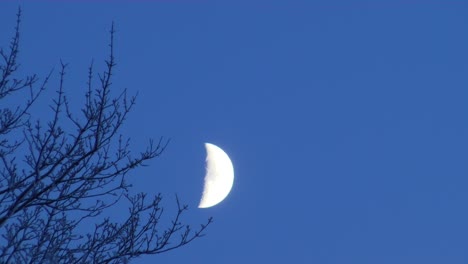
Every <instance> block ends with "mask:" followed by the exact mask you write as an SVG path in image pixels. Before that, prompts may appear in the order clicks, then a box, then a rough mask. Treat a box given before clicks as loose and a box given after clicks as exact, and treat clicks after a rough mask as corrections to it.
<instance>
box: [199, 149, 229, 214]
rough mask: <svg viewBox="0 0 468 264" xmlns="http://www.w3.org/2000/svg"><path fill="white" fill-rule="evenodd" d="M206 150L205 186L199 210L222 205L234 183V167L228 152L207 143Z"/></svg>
mask: <svg viewBox="0 0 468 264" xmlns="http://www.w3.org/2000/svg"><path fill="white" fill-rule="evenodd" d="M205 148H206V175H205V185H204V188H203V195H202V198H201V201H200V204H199V205H198V208H207V207H211V206H214V205H217V204H218V203H220V202H221V201H222V200H224V198H226V196H227V195H228V194H229V192H230V191H231V189H232V185H233V183H234V167H233V166H232V162H231V160H230V159H229V156H228V155H227V154H226V152H224V151H223V150H222V149H221V148H219V147H217V146H215V145H213V144H210V143H205Z"/></svg>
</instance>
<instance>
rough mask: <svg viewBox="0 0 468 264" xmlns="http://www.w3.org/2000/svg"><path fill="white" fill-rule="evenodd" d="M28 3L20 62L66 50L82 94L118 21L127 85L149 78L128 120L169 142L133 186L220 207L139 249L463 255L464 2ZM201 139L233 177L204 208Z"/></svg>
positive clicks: (467, 56)
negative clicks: (187, 232) (177, 238)
mask: <svg viewBox="0 0 468 264" xmlns="http://www.w3.org/2000/svg"><path fill="white" fill-rule="evenodd" d="M22 2H23V4H22V6H23V11H24V16H23V18H24V19H23V26H22V45H21V55H20V59H21V61H22V65H23V68H22V69H23V70H24V71H25V72H36V73H38V74H40V75H41V76H44V75H45V74H46V73H47V72H48V71H49V70H50V69H51V68H52V67H55V68H58V66H59V60H60V59H62V60H64V61H65V62H68V63H69V65H70V66H69V70H68V73H69V74H68V78H67V83H68V86H67V93H69V96H70V97H72V98H74V99H75V101H74V102H75V103H76V105H77V106H78V104H79V102H80V100H81V99H80V98H81V97H80V96H81V95H82V94H83V93H84V88H83V87H84V85H85V82H86V74H87V73H86V72H87V66H88V65H89V63H90V62H91V60H92V59H94V61H95V65H96V68H100V69H102V66H103V65H104V64H103V60H104V59H105V58H106V55H107V53H108V49H107V44H108V39H109V34H108V30H109V27H110V24H111V22H112V21H114V22H115V23H116V29H117V35H116V44H115V45H116V58H117V63H118V66H117V68H116V78H115V79H114V89H116V90H117V91H118V90H120V89H123V88H128V90H129V92H130V93H136V92H137V91H138V92H139V97H138V101H137V106H136V107H135V109H134V111H133V112H132V114H131V115H130V119H129V120H128V122H127V125H126V126H125V128H124V129H123V131H122V133H123V134H124V135H126V136H128V137H131V138H132V142H133V144H134V145H133V147H134V149H135V150H138V149H142V148H144V146H145V143H146V142H147V139H148V138H151V137H153V138H158V137H159V136H166V137H170V138H171V139H172V142H171V144H170V145H169V148H168V149H167V151H166V152H165V153H164V155H163V156H162V157H161V158H159V159H156V160H154V161H152V162H150V163H149V165H150V166H148V167H145V168H143V169H141V170H138V171H136V172H135V173H134V175H133V176H135V177H134V183H135V188H134V191H144V192H148V193H149V194H151V195H152V194H156V193H158V192H161V193H163V194H164V195H165V205H166V206H167V207H168V208H171V207H173V206H174V205H175V204H174V199H173V196H174V193H176V192H177V193H178V195H179V197H180V198H181V199H182V200H183V201H184V202H185V203H187V204H189V206H190V208H191V210H190V211H189V212H188V213H187V215H186V216H185V218H184V219H185V220H186V221H187V222H189V223H193V224H195V225H198V223H201V222H202V221H203V220H204V219H206V218H207V217H208V216H213V217H214V219H215V222H214V224H213V225H212V226H211V227H210V228H209V229H208V231H207V236H206V237H204V238H202V239H200V240H197V241H194V242H193V243H192V244H190V245H188V246H186V247H184V248H182V249H179V250H176V251H173V252H171V253H167V254H163V255H159V256H152V257H147V258H142V259H140V260H139V261H138V262H136V263H157V262H158V261H160V262H161V263H207V264H208V263H226V264H230V263H320V264H326V263H330V264H335V263H337V264H338V263H359V264H366V263H369V264H375V263H380V264H382V263H389V264H394V263H400V264H404V263H408V264H413V263H426V264H430V263H451V264H457V263H468V250H467V249H468V224H467V223H468V191H467V190H468V2H467V1H429V0H428V1H422V0H421V1H363V0H362V1H361V0H359V1H348V0H347V1H326V0H323V1H293V0H291V1H266V0H265V1H255V0H253V1H231V3H228V2H226V1H210V0H204V1H188V0H186V1H159V2H157V1H128V2H125V1H119V2H117V3H110V1H103V2H100V3H98V2H97V1H96V3H91V2H90V1H89V2H86V3H78V1H75V2H67V3H59V1H55V2H52V1H49V2H40V1H22ZM132 2H133V3H132ZM17 6H18V2H17V1H8V2H1V3H0V32H1V35H0V41H1V44H2V45H3V46H5V45H6V44H7V41H8V40H9V37H10V36H11V34H12V32H13V25H14V19H15V17H14V16H15V13H16V9H17ZM54 76H55V77H54V80H53V81H54V82H55V83H57V78H56V76H57V74H55V75H54ZM54 82H53V83H52V84H51V86H50V87H49V88H50V90H49V92H50V94H53V90H54V89H55V88H56V86H54V85H53V84H55V83H54ZM43 99H44V101H43V102H47V100H48V99H49V98H43ZM37 113H38V117H40V118H43V119H46V118H47V117H50V113H49V112H47V108H46V107H44V111H43V112H41V111H38V112H37ZM204 142H211V143H214V144H216V145H218V146H220V147H221V148H223V149H224V150H225V151H226V152H227V153H228V154H229V155H230V156H231V158H232V160H233V163H234V168H235V177H236V178H235V182H234V187H233V190H232V191H231V194H230V195H229V196H228V198H227V199H226V200H225V201H224V202H222V203H221V204H219V205H218V206H216V207H213V208H210V209H203V210H202V209H198V208H196V206H197V204H198V202H199V199H200V196H201V192H202V183H203V176H204V158H205V150H204V147H203V143H204ZM113 214H115V215H116V217H118V216H119V215H121V212H119V211H115V212H113Z"/></svg>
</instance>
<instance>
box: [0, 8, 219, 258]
mask: <svg viewBox="0 0 468 264" xmlns="http://www.w3.org/2000/svg"><path fill="white" fill-rule="evenodd" d="M20 18H21V10H18V14H17V21H16V27H15V34H14V36H13V38H12V41H11V43H10V46H9V49H8V51H4V50H3V49H1V50H0V56H1V58H2V63H1V64H0V70H1V76H0V100H2V99H3V98H6V97H8V96H11V95H12V94H14V93H19V92H22V91H23V90H25V89H26V88H29V93H28V94H29V99H27V100H26V102H25V104H24V105H19V106H13V107H10V108H8V107H5V108H1V109H0V228H1V229H0V230H1V231H0V232H1V234H2V240H1V243H0V263H124V262H126V261H128V260H131V259H133V258H135V257H138V256H141V255H146V254H159V253H163V252H167V251H169V250H173V249H177V248H179V247H181V246H183V245H186V244H187V243H189V242H191V241H193V240H194V239H195V238H199V237H201V236H203V231H204V230H205V229H206V227H207V226H208V225H209V224H210V223H211V222H212V219H211V218H210V219H208V222H207V223H206V224H203V225H201V227H200V228H199V229H197V230H192V229H191V228H190V226H189V225H187V224H184V223H182V222H181V218H182V216H183V213H184V212H185V211H186V210H187V209H188V208H187V206H186V205H181V204H180V202H179V199H178V198H177V197H176V203H177V213H176V215H175V216H174V218H173V220H172V221H171V223H170V225H169V227H164V224H162V222H163V219H162V216H163V208H162V206H161V200H162V197H161V195H158V196H156V197H154V198H153V199H149V198H148V197H147V195H146V194H143V193H139V194H136V195H131V194H130V186H129V185H128V184H127V182H126V177H127V176H128V174H129V173H130V172H131V171H132V170H134V169H135V168H138V167H140V166H143V165H144V164H145V162H146V161H148V160H151V159H154V158H156V157H158V156H159V155H161V153H162V152H163V151H164V150H165V148H166V147H167V145H168V143H169V140H165V139H164V138H160V139H159V140H158V141H157V142H154V141H153V140H151V141H150V142H149V145H148V146H147V148H146V149H145V150H144V151H142V152H140V153H138V154H137V155H132V152H131V150H130V142H129V139H126V138H125V137H124V136H122V135H120V134H119V130H120V128H121V127H122V125H123V124H124V122H125V120H126V118H127V116H128V114H129V112H130V111H131V110H132V107H133V105H134V104H135V97H128V96H127V91H126V90H124V91H123V92H121V93H119V94H118V95H117V96H113V95H112V91H111V88H112V76H113V72H114V67H115V66H116V63H115V58H114V34H115V30H114V24H112V27H111V31H110V37H111V39H110V44H109V49H110V54H109V57H108V59H107V60H106V68H105V70H104V71H103V73H101V74H99V79H98V85H95V83H94V79H93V77H94V70H93V63H91V65H90V67H89V71H88V77H87V79H88V80H87V91H86V93H85V95H84V96H85V103H84V105H83V107H82V108H81V111H80V112H79V113H78V114H77V115H76V114H75V113H73V111H72V110H71V108H70V102H69V100H68V98H67V97H66V92H65V87H66V81H65V77H66V70H67V64H65V63H63V62H61V63H60V71H59V83H58V88H57V91H56V95H55V97H54V98H53V99H52V104H51V105H50V106H49V107H50V111H51V113H52V116H51V119H50V121H49V122H46V123H44V122H42V121H41V120H33V119H32V118H33V116H32V113H30V112H29V110H30V108H31V106H32V105H33V104H34V103H35V102H36V99H37V98H38V96H39V95H40V94H41V91H43V90H44V89H45V87H46V85H48V83H49V79H50V76H51V74H49V75H48V76H47V77H46V78H45V79H44V81H43V82H42V84H40V85H37V82H38V78H37V77H36V75H32V76H28V77H24V78H20V79H15V77H14V76H15V72H16V71H17V70H18V67H19V64H18V62H17V58H18V49H19V40H20V38H19V36H20V34H19V27H20V22H21V19H20ZM64 124H67V125H66V126H65V125H64ZM70 127H71V128H70ZM122 198H124V199H122ZM119 202H126V203H128V204H129V205H130V207H129V211H128V214H127V216H126V219H125V220H124V221H123V222H112V221H111V219H110V218H109V217H105V216H106V213H105V212H106V209H108V208H110V207H113V206H118V204H120V203H119ZM98 219H101V220H100V221H98ZM90 224H92V225H94V230H92V231H91V232H83V226H90Z"/></svg>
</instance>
